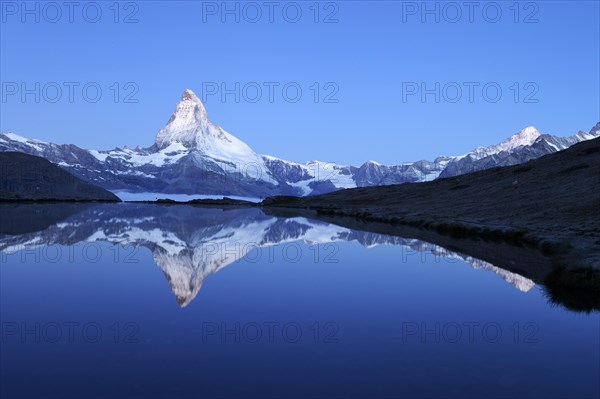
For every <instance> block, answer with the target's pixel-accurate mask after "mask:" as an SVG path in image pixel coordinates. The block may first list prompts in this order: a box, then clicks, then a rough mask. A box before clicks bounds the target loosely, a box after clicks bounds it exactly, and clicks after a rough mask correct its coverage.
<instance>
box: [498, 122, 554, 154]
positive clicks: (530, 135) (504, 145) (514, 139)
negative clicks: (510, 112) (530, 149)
mask: <svg viewBox="0 0 600 399" xmlns="http://www.w3.org/2000/svg"><path fill="white" fill-rule="evenodd" d="M541 135H542V134H541V133H540V132H539V131H538V130H537V129H536V128H535V127H533V126H528V127H526V128H525V129H523V130H521V131H520V132H517V133H515V134H513V135H512V136H510V137H509V138H507V139H506V140H504V141H503V142H501V143H500V144H497V145H495V146H493V147H495V148H494V149H496V150H498V151H509V150H514V149H515V148H517V147H520V146H523V145H531V144H533V143H534V142H535V141H536V140H537V138H538V137H540V136H541Z"/></svg>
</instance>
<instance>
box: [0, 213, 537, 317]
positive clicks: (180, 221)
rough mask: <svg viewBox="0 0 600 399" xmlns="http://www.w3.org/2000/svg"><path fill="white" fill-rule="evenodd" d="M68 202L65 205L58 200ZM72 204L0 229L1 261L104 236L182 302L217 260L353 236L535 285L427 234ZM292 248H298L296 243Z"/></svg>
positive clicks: (330, 254)
mask: <svg viewBox="0 0 600 399" xmlns="http://www.w3.org/2000/svg"><path fill="white" fill-rule="evenodd" d="M11 206H12V205H0V209H1V210H2V212H6V214H11V213H12V212H11V211H10V210H9V209H5V208H1V207H11ZM49 206H50V207H52V211H53V212H56V211H57V210H56V207H57V206H56V205H49ZM69 206H70V207H73V205H67V206H66V207H69ZM78 206H79V207H80V210H79V212H74V213H73V214H71V215H69V216H67V217H66V218H63V219H60V220H57V221H55V222H53V223H50V224H49V225H47V226H45V225H41V226H39V227H38V228H37V229H25V231H2V232H0V253H3V254H4V255H3V259H4V260H3V261H8V259H9V258H8V257H9V256H10V255H11V254H13V255H14V254H16V253H17V252H18V251H23V250H29V251H31V250H32V249H34V248H38V247H41V248H45V247H52V246H55V245H69V246H75V245H77V244H79V243H93V242H99V243H100V242H108V243H111V244H114V245H120V246H123V247H124V248H123V250H122V251H121V252H122V254H124V255H131V254H133V253H135V252H133V251H131V249H132V247H133V248H140V247H143V248H147V249H148V250H150V251H151V252H152V258H153V261H154V263H155V264H156V265H157V266H158V267H159V268H160V269H161V270H162V271H163V273H164V275H165V277H166V278H167V281H168V282H169V285H170V287H171V290H172V291H173V293H174V294H175V296H176V299H177V302H178V303H179V305H180V306H182V307H184V306H187V305H188V304H189V303H190V302H191V301H192V300H193V299H194V298H195V297H196V296H197V295H198V292H199V291H200V288H201V287H202V284H203V282H204V279H205V278H206V277H208V276H209V275H211V274H214V273H216V272H218V271H219V270H221V269H223V268H224V267H225V266H227V265H230V264H233V263H236V262H241V260H242V259H243V258H244V257H245V256H248V257H249V258H250V259H251V261H250V262H251V263H255V262H256V261H258V260H262V261H265V262H286V261H289V259H287V260H286V258H285V256H284V254H285V253H287V247H285V246H286V245H287V246H289V245H293V246H295V248H294V251H296V250H297V248H299V247H298V244H299V243H305V244H307V245H320V244H324V245H325V246H322V247H321V248H320V249H319V252H318V253H319V254H320V255H319V256H320V257H319V258H317V260H315V254H314V252H313V251H312V250H311V251H306V250H305V251H304V255H303V256H305V257H308V258H305V260H307V261H310V262H315V261H318V262H322V263H327V262H328V259H329V261H330V260H337V261H340V259H338V258H336V255H335V254H336V253H337V248H335V247H331V245H332V243H333V245H336V244H335V243H340V242H349V241H355V242H358V243H359V244H360V245H362V246H364V247H367V248H371V247H374V246H376V245H383V244H386V245H396V246H403V247H405V248H409V249H410V250H411V251H415V253H416V252H419V253H431V254H433V255H435V256H438V257H443V258H446V259H450V260H458V261H462V262H465V263H467V264H469V265H471V266H472V267H473V268H475V269H482V270H487V271H491V272H493V273H495V274H497V275H498V276H500V277H502V278H503V279H504V280H505V281H507V282H508V283H509V284H511V285H513V286H515V287H516V288H517V289H519V290H520V291H523V292H526V291H529V290H530V289H531V288H532V287H533V286H534V285H535V283H534V282H533V281H532V280H530V279H528V278H526V277H523V276H521V275H519V274H516V273H513V272H510V271H508V270H504V269H502V268H499V267H496V266H494V265H492V264H490V263H487V262H485V261H482V260H480V259H476V258H473V257H470V256H467V255H463V254H460V253H457V252H453V251H450V250H447V249H445V248H443V247H441V246H438V245H435V244H431V243H428V242H424V241H420V240H417V239H410V238H402V237H395V236H388V235H383V234H376V233H370V232H364V231H358V230H351V229H348V228H345V227H340V226H336V225H333V224H329V223H325V222H320V221H316V220H310V219H306V218H302V217H295V218H279V217H274V216H268V215H266V214H264V213H263V212H262V211H261V210H260V209H257V208H244V209H232V210H226V211H224V210H222V209H216V208H198V207H192V206H176V207H173V206H160V205H147V204H127V205H109V204H103V205H95V206H89V205H88V204H85V205H83V206H81V204H80V205H78ZM39 207H40V209H38V210H37V212H35V214H33V213H32V212H30V210H29V211H28V213H27V214H26V215H20V216H18V217H19V218H20V219H21V220H22V221H21V224H16V226H17V228H18V229H22V228H23V225H28V219H35V220H33V222H35V223H37V222H39V219H40V216H39V215H40V214H45V213H46V211H47V210H46V209H44V204H42V205H40V206H39ZM13 212H14V210H13ZM7 227H8V225H7ZM5 230H6V229H5ZM32 230H33V231H32ZM326 244H329V245H330V246H329V247H328V246H326ZM277 245H283V246H284V247H282V248H278V249H275V248H274V246H277ZM125 247H128V248H129V249H127V248H125ZM294 251H289V252H290V253H292V252H294ZM250 252H252V254H250ZM114 253H115V252H112V251H111V252H110V254H111V255H110V256H111V257H112V256H114ZM294 253H296V252H294ZM298 253H302V249H299V252H298ZM14 256H18V255H14ZM418 256H419V257H421V256H424V255H418ZM19 259H20V257H19ZM421 259H422V258H421ZM298 260H299V259H298ZM298 260H296V261H298ZM336 263H337V262H336Z"/></svg>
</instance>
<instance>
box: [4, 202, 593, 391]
mask: <svg viewBox="0 0 600 399" xmlns="http://www.w3.org/2000/svg"><path fill="white" fill-rule="evenodd" d="M0 215H2V223H1V225H0V261H1V263H0V316H1V317H0V319H1V320H0V321H1V336H0V339H1V341H0V344H1V347H2V348H1V351H0V397H2V398H13V397H14V398H18V397H50V398H54V397H72V398H83V397H86V398H89V397H130V398H135V397H140V398H151V397H190V398H191V397H194V398H196V397H238V396H242V397H323V396H336V397H401V396H408V397H457V398H458V397H460V398H465V397H474V398H482V397H503V398H505V397H515V398H523V397H539V398H563V397H577V398H597V397H599V395H600V380H599V378H598V376H599V375H600V316H599V314H598V313H597V312H593V313H581V312H573V311H571V310H568V309H566V308H564V307H562V306H559V305H556V304H552V303H549V300H548V297H547V295H546V294H545V291H544V288H543V287H541V286H540V285H539V284H536V282H534V281H533V280H532V279H530V278H527V277H525V276H522V275H519V274H517V273H515V272H514V270H513V271H510V270H506V269H503V268H499V267H497V265H492V264H490V263H487V262H485V261H482V260H479V259H475V258H473V257H470V256H468V255H465V254H460V253H457V252H453V251H451V250H448V249H446V248H443V247H440V246H437V245H435V244H431V243H427V242H423V241H419V240H415V239H410V238H401V237H394V236H388V235H381V234H374V233H369V232H364V231H356V230H350V229H347V228H344V227H340V226H336V225H333V224H328V223H324V222H320V221H316V220H310V219H306V218H300V217H297V218H278V217H274V216H269V215H265V214H264V213H262V212H261V211H260V210H259V209H253V208H252V209H230V210H222V209H216V208H194V207H189V206H156V205H142V204H118V205H76V204H73V205H51V204H46V205H35V206H33V205H21V206H12V205H1V206H0ZM526 268H527V265H521V266H520V267H519V268H517V269H526Z"/></svg>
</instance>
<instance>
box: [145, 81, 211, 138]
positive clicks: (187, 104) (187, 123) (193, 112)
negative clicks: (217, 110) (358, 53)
mask: <svg viewBox="0 0 600 399" xmlns="http://www.w3.org/2000/svg"><path fill="white" fill-rule="evenodd" d="M210 125H212V124H211V122H210V121H209V119H208V114H207V113H206V109H205V108H204V104H202V101H200V99H199V98H198V96H196V94H195V93H194V92H193V91H191V90H190V89H186V90H184V92H183V94H182V95H181V100H180V101H179V102H178V103H177V105H176V106H175V109H174V110H173V113H172V114H171V117H170V118H169V120H168V122H167V124H166V126H165V127H163V128H162V129H160V130H159V132H158V134H157V135H156V144H157V145H158V147H159V148H164V147H168V146H169V145H170V144H172V143H174V142H180V143H181V144H183V145H184V146H185V147H188V148H191V147H196V145H197V140H196V138H197V136H198V134H202V133H206V132H207V131H208V130H209V127H210Z"/></svg>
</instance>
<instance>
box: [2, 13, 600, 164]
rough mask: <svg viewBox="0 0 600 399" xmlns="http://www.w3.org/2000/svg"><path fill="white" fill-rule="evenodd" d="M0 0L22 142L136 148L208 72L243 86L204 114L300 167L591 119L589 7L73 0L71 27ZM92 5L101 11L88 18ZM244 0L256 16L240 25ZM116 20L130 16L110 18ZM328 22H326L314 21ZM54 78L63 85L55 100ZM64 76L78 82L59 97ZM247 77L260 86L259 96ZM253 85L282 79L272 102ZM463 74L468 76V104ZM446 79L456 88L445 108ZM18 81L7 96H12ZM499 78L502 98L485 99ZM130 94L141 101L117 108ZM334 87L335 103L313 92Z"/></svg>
mask: <svg viewBox="0 0 600 399" xmlns="http://www.w3.org/2000/svg"><path fill="white" fill-rule="evenodd" d="M1 3H2V22H1V25H0V29H1V31H0V33H1V38H0V48H1V49H0V56H1V57H0V72H1V79H0V80H1V81H2V84H3V92H2V96H3V98H2V102H1V103H0V105H1V107H2V108H1V111H0V121H1V126H0V130H1V131H13V132H15V133H17V134H20V135H23V136H26V137H32V138H39V139H42V140H47V141H53V142H57V143H74V144H77V145H79V146H82V147H85V148H95V149H110V148H114V147H115V146H122V145H125V144H127V145H129V146H135V145H138V144H139V145H142V146H148V145H151V144H152V143H153V141H154V137H155V135H156V132H157V131H158V129H160V128H161V127H162V126H163V125H164V124H165V123H166V121H167V120H168V118H169V116H170V114H171V112H172V110H173V107H174V106H175V104H176V102H177V101H178V100H179V97H180V95H181V93H182V91H183V90H184V89H186V88H190V89H192V90H194V91H195V92H196V93H197V94H198V95H199V96H203V94H202V89H203V88H206V87H207V85H208V86H211V87H213V82H214V83H216V84H218V85H220V84H221V83H224V84H225V85H226V86H227V87H229V88H230V89H233V88H235V84H236V82H239V84H240V91H239V92H240V101H239V102H236V101H235V97H234V95H233V94H230V95H227V96H226V98H225V101H223V99H222V98H221V97H220V96H219V95H212V96H207V95H206V94H207V93H204V97H206V98H207V101H206V103H205V105H206V108H207V111H208V114H209V117H210V118H211V119H212V120H213V121H214V122H215V123H217V124H219V125H221V126H222V127H223V128H225V130H227V131H229V132H230V133H232V134H234V135H235V136H237V137H239V138H240V139H242V140H244V141H245V142H247V143H248V144H249V145H250V146H251V147H252V148H253V149H254V150H255V151H257V152H259V153H263V154H271V155H275V156H279V157H282V158H285V159H289V160H292V161H299V162H304V161H306V160H310V159H320V160H324V161H332V162H338V163H342V164H356V165H357V164H360V163H362V162H364V161H366V160H369V159H373V160H376V161H379V162H381V163H400V162H403V161H411V160H417V159H432V158H434V157H435V156H437V155H441V154H450V155H452V154H461V153H464V152H466V151H467V150H469V149H471V148H473V147H475V146H478V145H487V144H492V143H495V142H498V141H500V140H502V139H504V138H505V137H507V136H508V135H510V134H512V133H514V132H516V131H518V130H520V129H522V128H524V127H526V126H528V125H534V126H536V127H537V128H538V129H540V130H541V131H542V132H545V133H552V134H558V135H569V134H574V133H576V132H577V131H578V130H579V129H583V130H588V129H589V128H590V127H591V126H593V125H594V124H595V123H596V122H598V120H600V103H599V92H600V82H599V74H600V72H599V71H600V60H599V53H600V31H599V25H600V10H599V5H598V4H599V2H598V1H565V2H561V1H539V2H521V3H519V5H518V7H517V8H516V9H518V11H519V12H518V14H516V9H515V7H514V1H508V2H495V3H493V4H492V5H489V3H490V2H476V6H475V8H474V9H473V10H470V9H468V8H466V7H465V6H464V5H462V4H463V3H464V2H462V1H459V2H456V3H452V5H448V3H447V2H437V3H436V2H428V3H427V7H429V8H431V9H435V7H436V4H437V7H438V10H439V12H438V13H437V15H436V14H435V13H434V14H425V15H423V14H422V11H423V9H422V7H423V5H422V4H423V3H422V2H400V1H397V2H396V1H370V2H366V1H340V2H320V5H319V11H320V12H319V15H318V22H316V23H315V7H314V1H308V2H296V3H294V4H300V9H301V10H302V16H301V17H300V20H299V22H296V23H291V22H290V21H292V20H294V18H295V11H296V9H295V8H294V4H292V5H289V2H277V6H276V7H275V9H274V12H273V22H272V23H271V22H269V18H270V16H269V8H267V7H265V6H263V5H262V4H263V3H264V2H263V1H259V2H254V3H253V5H252V6H247V7H246V8H245V9H244V8H243V7H244V3H243V2H228V3H227V4H228V7H230V8H231V9H234V7H236V4H238V6H239V7H240V8H239V14H238V15H239V22H236V20H235V19H236V15H235V14H226V15H224V17H226V20H225V22H222V19H221V18H222V17H223V15H222V14H221V13H222V12H223V10H222V9H221V7H222V4H223V3H222V2H221V1H218V2H193V1H181V2H177V1H175V2H173V1H170V2H159V1H141V2H121V3H120V6H119V11H120V12H119V14H118V15H115V8H114V6H113V4H114V2H113V1H109V2H98V3H94V4H92V5H89V4H88V3H87V2H80V3H79V6H78V7H77V8H75V9H74V10H73V14H72V18H73V22H70V21H69V19H70V17H71V16H70V15H69V11H70V10H69V9H68V8H65V7H62V9H61V10H60V12H61V16H59V17H57V10H55V9H53V8H51V7H46V8H44V7H45V3H36V2H30V3H28V7H30V8H31V9H33V10H35V7H39V8H38V10H39V11H38V12H37V15H36V12H35V11H34V13H33V14H27V13H26V10H23V9H22V6H21V2H20V1H19V2H6V1H2V2H1ZM61 3H62V2H58V4H61ZM36 4H37V6H36ZM55 4H56V3H55ZM96 4H100V9H101V11H102V15H101V17H100V19H99V21H98V22H96V23H91V22H90V21H92V20H94V19H95V18H96V17H95V12H96V9H95V5H96ZM456 4H458V5H459V7H460V9H458V10H457V9H456V7H454V5H456ZM255 5H258V6H259V7H260V8H261V13H262V15H261V16H260V18H258V21H257V22H254V23H252V20H253V19H255V18H256V15H257V14H256V7H254V8H252V7H253V6H255ZM495 5H499V6H500V10H501V13H502V15H501V16H500V17H499V18H497V17H496V14H495V13H496V11H497V10H496V7H495ZM84 6H85V7H86V8H85V14H84V11H83V8H84ZM15 7H16V8H17V9H16V10H15ZM284 7H286V10H285V12H284V10H283V8H284ZM415 7H416V8H417V9H416V10H415ZM484 8H485V12H484V10H483V9H484ZM457 11H460V13H461V15H460V16H458V17H457V15H458V14H457ZM470 11H472V13H471V12H470ZM214 13H216V15H215V14H214ZM128 16H129V19H130V20H137V22H135V23H123V20H124V19H126V18H127V17H128ZM328 16H329V20H337V22H334V23H324V19H326V17H328ZM436 16H437V17H438V18H439V22H436V20H435V19H436ZM36 17H39V22H36V21H35V18H36ZM115 17H116V18H117V20H118V21H119V22H118V23H115V20H114V19H115ZM23 18H25V22H23V21H22V19H23ZM423 18H424V19H425V20H424V21H423V20H422V19H423ZM470 18H472V22H471V21H470ZM55 19H57V22H52V21H53V20H55ZM495 19H498V21H497V22H492V21H494V20H495ZM515 19H516V20H517V22H515ZM453 21H454V22H453ZM536 21H537V22H536ZM526 22H529V23H526ZM36 82H39V83H40V102H39V103H36V102H35V96H34V95H33V94H30V95H27V96H26V98H25V101H22V98H21V95H20V94H21V93H20V90H21V87H19V86H18V85H21V84H22V83H25V84H26V85H27V87H29V88H30V89H34V90H35V83H36ZM52 82H56V84H58V85H60V86H62V93H61V95H60V97H57V94H56V91H55V84H54V83H52ZM65 82H77V83H79V86H78V87H75V88H74V96H73V101H72V102H71V101H70V99H69V90H68V87H67V86H66V85H65ZM89 82H96V83H95V84H97V85H98V86H99V87H100V88H101V89H102V93H103V94H102V97H101V98H100V99H99V101H98V102H96V103H92V102H91V101H90V100H91V99H92V98H93V97H94V95H95V94H94V91H93V89H94V86H93V85H92V86H90V87H91V88H88V90H89V92H88V95H89V97H88V99H87V100H86V99H85V98H84V96H83V93H82V86H83V85H85V84H86V83H89ZM115 82H117V83H118V86H119V87H120V91H119V95H118V97H117V102H115V98H114V96H115V86H112V85H113V83H115ZM128 82H133V85H131V86H126V84H127V83H128ZM252 82H256V83H257V84H258V85H259V86H261V87H262V97H261V98H260V99H259V100H258V101H257V102H252V101H253V100H254V99H255V97H256V91H255V88H256V86H255V85H254V84H253V83H252ZM265 82H267V84H268V82H276V83H279V86H278V87H275V88H274V97H273V102H270V101H269V90H268V86H266V85H265ZM290 82H293V83H294V84H295V85H297V86H299V87H300V88H301V89H302V91H303V93H302V97H301V98H300V100H299V101H298V102H295V103H294V102H291V98H292V97H294V96H295V93H294V90H293V89H294V85H292V86H290V88H289V91H288V95H289V97H288V99H289V100H286V98H285V97H284V95H283V93H282V87H283V85H285V84H286V83H290ZM314 82H318V85H319V87H320V90H319V94H320V98H319V101H318V102H315V99H314V92H315V86H312V85H313V83H314ZM328 82H333V85H329V86H326V84H327V83H328ZM436 82H439V84H440V86H439V87H440V89H439V94H440V101H439V102H436V101H435V94H428V95H427V96H426V97H425V101H424V102H423V101H422V99H421V96H420V94H419V93H417V94H410V90H413V91H414V90H415V88H416V89H417V90H419V91H420V90H421V85H422V84H425V85H426V87H427V88H429V89H435V84H436ZM451 82H456V83H451ZM465 82H466V84H471V83H469V82H474V84H478V86H472V87H473V98H472V101H470V99H469V86H467V85H465ZM15 83H16V84H17V86H15ZM248 83H250V85H247V84H248ZM448 83H450V84H448ZM515 83H516V84H517V85H516V86H515ZM67 84H68V83H67ZM486 84H488V86H487V88H488V92H487V93H486V94H487V97H485V95H484V93H483V92H482V91H483V86H484V85H486ZM244 85H247V86H246V88H247V92H246V93H245V95H244V93H243V89H242V87H243V86H244ZM444 85H445V89H444ZM457 85H458V86H459V87H461V91H462V97H461V98H460V99H458V101H456V102H452V101H453V100H455V99H456V95H457V92H456V86H457ZM15 87H17V88H18V90H19V92H18V93H17V94H14V95H13V94H10V93H12V91H14V90H15ZM44 87H45V90H46V93H44V92H43V88H44ZM111 87H112V89H111ZM311 87H312V89H311ZM496 87H500V88H501V90H502V96H501V97H500V98H499V100H498V101H497V102H492V100H494V98H495V96H496V95H495V91H494V90H495V89H496ZM517 87H518V88H519V93H518V98H517V99H515V94H516V93H515V92H516V88H517ZM135 88H137V89H138V91H137V93H136V94H134V95H133V97H132V99H136V100H138V102H137V103H127V102H125V99H126V95H127V94H128V93H132V92H133V90H134V89H135ZM219 90H220V89H219ZM334 90H338V91H337V93H336V94H334V95H333V96H332V97H331V98H332V99H337V100H338V102H337V103H326V102H324V101H323V100H324V96H325V95H327V94H331V93H332V92H333V91H334ZM49 100H56V102H54V103H53V102H50V101H49ZM515 100H516V101H515ZM527 100H537V102H533V103H532V102H526V101H527Z"/></svg>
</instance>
